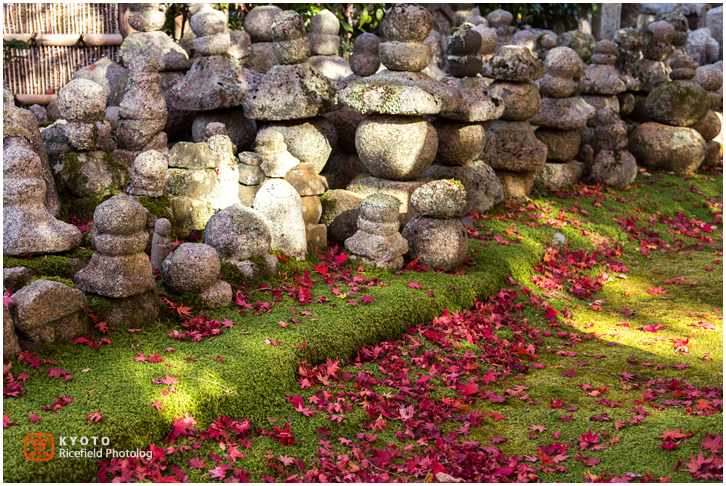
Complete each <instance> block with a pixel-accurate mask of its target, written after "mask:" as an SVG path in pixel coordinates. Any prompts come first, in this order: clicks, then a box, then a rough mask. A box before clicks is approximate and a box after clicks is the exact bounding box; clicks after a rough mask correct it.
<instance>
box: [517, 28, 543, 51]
mask: <svg viewBox="0 0 726 486" xmlns="http://www.w3.org/2000/svg"><path fill="white" fill-rule="evenodd" d="M512 44H513V45H515V46H523V47H526V48H527V49H529V50H530V51H532V52H534V50H535V48H536V47H537V36H536V35H535V33H534V32H532V31H531V30H520V31H518V32H517V33H516V34H514V35H513V36H512Z"/></svg>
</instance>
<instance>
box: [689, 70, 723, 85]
mask: <svg viewBox="0 0 726 486" xmlns="http://www.w3.org/2000/svg"><path fill="white" fill-rule="evenodd" d="M693 80H694V81H695V82H697V83H698V84H700V85H701V86H702V87H703V89H705V90H706V91H718V90H719V88H721V87H722V86H723V71H722V70H720V69H719V68H717V67H716V66H714V65H713V64H706V65H705V66H699V67H697V68H696V76H695V77H694V78H693Z"/></svg>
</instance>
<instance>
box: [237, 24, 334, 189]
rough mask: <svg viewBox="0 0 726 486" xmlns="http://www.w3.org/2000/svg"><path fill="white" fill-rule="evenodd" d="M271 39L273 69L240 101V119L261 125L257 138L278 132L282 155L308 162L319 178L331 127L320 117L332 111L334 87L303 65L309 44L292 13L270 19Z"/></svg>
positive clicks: (330, 146) (330, 147) (331, 143)
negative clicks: (283, 149) (284, 147)
mask: <svg viewBox="0 0 726 486" xmlns="http://www.w3.org/2000/svg"><path fill="white" fill-rule="evenodd" d="M272 39H273V49H274V52H275V57H276V59H277V64H276V65H275V66H273V67H272V68H270V70H269V71H267V73H266V74H265V75H264V76H263V77H262V81H261V82H260V84H259V86H258V87H257V88H255V89H253V90H251V91H249V92H248V93H247V95H246V96H245V100H244V105H243V106H244V111H245V115H246V116H247V117H248V118H251V119H254V120H256V121H257V122H258V124H260V123H262V122H266V124H265V125H264V126H262V127H261V128H260V130H259V131H258V133H257V136H258V137H259V136H261V135H262V134H263V133H266V132H268V131H277V132H280V133H282V135H283V137H284V141H285V144H286V145H287V150H288V151H289V152H290V153H291V154H292V155H293V156H294V157H296V158H297V159H299V160H300V162H311V163H313V165H314V166H315V173H316V174H319V173H320V172H321V171H322V170H323V168H324V167H325V164H327V162H328V158H329V157H330V154H331V152H332V150H333V147H334V146H335V143H336V138H335V128H334V127H333V125H332V124H331V123H330V122H329V121H328V120H327V119H325V118H323V117H321V116H320V115H322V114H324V113H327V112H329V111H332V110H335V109H337V108H338V103H337V102H338V97H337V93H338V91H337V88H336V86H335V84H334V82H332V81H331V80H329V79H328V78H326V77H325V76H323V75H322V74H320V73H319V72H318V71H316V70H315V69H313V68H312V67H311V66H310V64H308V63H307V62H306V61H307V60H308V58H309V57H310V41H309V40H308V38H307V37H306V33H305V26H304V24H303V20H302V17H301V16H300V15H299V14H298V13H297V12H294V11H292V10H286V11H284V12H282V13H280V14H279V15H277V16H276V17H275V20H274V21H273V23H272ZM268 176H269V174H268ZM282 177H284V174H283V175H282Z"/></svg>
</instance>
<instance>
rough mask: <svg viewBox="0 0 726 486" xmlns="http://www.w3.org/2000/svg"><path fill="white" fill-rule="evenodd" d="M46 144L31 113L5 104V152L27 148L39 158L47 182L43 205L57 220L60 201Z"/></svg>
mask: <svg viewBox="0 0 726 486" xmlns="http://www.w3.org/2000/svg"><path fill="white" fill-rule="evenodd" d="M46 130H47V128H46ZM61 135H62V133H61ZM63 138H65V137H63ZM44 143H45V141H44V136H43V134H42V133H41V132H40V131H39V130H38V124H37V122H36V120H35V116H33V114H32V113H31V112H29V111H28V110H24V109H22V108H18V107H16V106H14V105H12V104H7V103H4V104H3V150H6V149H9V148H11V147H19V148H25V149H27V150H30V151H31V152H34V153H35V154H36V155H37V156H38V158H39V159H40V171H41V179H43V181H44V182H45V198H44V200H43V203H44V204H45V207H46V209H48V212H49V213H50V214H51V215H52V216H53V217H56V218H57V217H58V216H59V215H60V200H59V199H58V192H57V190H56V187H55V181H54V179H53V170H52V169H51V164H50V162H49V160H48V153H47V152H46V148H45V145H44ZM69 149H70V147H69Z"/></svg>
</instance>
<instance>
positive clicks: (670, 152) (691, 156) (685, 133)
mask: <svg viewBox="0 0 726 486" xmlns="http://www.w3.org/2000/svg"><path fill="white" fill-rule="evenodd" d="M669 25H670V24H669ZM628 150H629V151H630V152H632V154H633V155H634V156H635V158H636V159H637V160H638V162H639V163H640V164H641V165H643V166H644V167H646V168H647V169H648V170H664V171H673V172H675V173H677V174H688V173H691V172H694V171H695V170H696V169H698V167H699V166H700V165H701V163H702V162H703V159H704V157H705V156H706V142H705V141H704V140H703V137H701V134H699V133H698V132H697V131H696V130H693V129H692V128H686V127H672V126H669V125H663V124H661V123H656V122H647V123H643V124H642V125H640V126H638V127H637V128H636V129H635V130H633V133H631V134H630V138H629V141H628Z"/></svg>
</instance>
